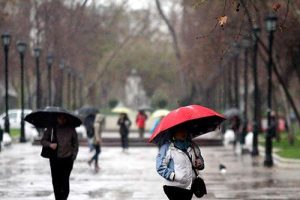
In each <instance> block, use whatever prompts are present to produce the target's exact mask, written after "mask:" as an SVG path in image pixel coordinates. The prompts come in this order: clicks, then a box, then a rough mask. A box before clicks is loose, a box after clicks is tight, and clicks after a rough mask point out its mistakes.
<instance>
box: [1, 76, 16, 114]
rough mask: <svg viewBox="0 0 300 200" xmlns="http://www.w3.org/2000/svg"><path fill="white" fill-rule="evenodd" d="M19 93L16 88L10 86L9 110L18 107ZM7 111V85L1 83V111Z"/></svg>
mask: <svg viewBox="0 0 300 200" xmlns="http://www.w3.org/2000/svg"><path fill="white" fill-rule="evenodd" d="M17 98H18V93H17V91H16V90H15V88H14V87H13V86H12V85H11V84H9V85H8V102H9V109H11V108H16V107H18V101H17ZM4 109H5V84H3V82H0V111H4Z"/></svg>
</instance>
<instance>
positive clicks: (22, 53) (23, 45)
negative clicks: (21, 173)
mask: <svg viewBox="0 0 300 200" xmlns="http://www.w3.org/2000/svg"><path fill="white" fill-rule="evenodd" d="M26 46H27V45H26V43H25V42H18V43H17V49H18V51H19V54H20V61H21V137H20V142H26V139H25V126H24V125H25V123H24V56H25V50H26Z"/></svg>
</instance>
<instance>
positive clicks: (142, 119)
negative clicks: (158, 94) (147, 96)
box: [135, 110, 148, 138]
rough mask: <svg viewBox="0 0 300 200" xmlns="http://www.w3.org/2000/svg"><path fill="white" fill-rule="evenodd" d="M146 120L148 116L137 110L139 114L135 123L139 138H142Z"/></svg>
mask: <svg viewBox="0 0 300 200" xmlns="http://www.w3.org/2000/svg"><path fill="white" fill-rule="evenodd" d="M147 118H148V116H147V115H146V113H145V111H144V110H139V112H138V114H137V116H136V119H135V123H136V125H137V127H138V130H139V136H140V138H144V133H145V125H146V120H147Z"/></svg>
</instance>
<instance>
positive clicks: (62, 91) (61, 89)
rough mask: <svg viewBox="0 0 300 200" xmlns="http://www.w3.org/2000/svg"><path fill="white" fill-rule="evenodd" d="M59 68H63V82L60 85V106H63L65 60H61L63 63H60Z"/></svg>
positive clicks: (61, 77) (61, 75)
mask: <svg viewBox="0 0 300 200" xmlns="http://www.w3.org/2000/svg"><path fill="white" fill-rule="evenodd" d="M59 68H60V70H61V73H60V83H61V87H60V96H59V98H60V102H59V103H60V106H61V107H63V105H64V68H65V63H64V61H61V63H60V64H59Z"/></svg>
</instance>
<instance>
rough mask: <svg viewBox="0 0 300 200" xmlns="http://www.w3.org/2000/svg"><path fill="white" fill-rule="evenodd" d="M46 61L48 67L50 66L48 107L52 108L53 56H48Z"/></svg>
mask: <svg viewBox="0 0 300 200" xmlns="http://www.w3.org/2000/svg"><path fill="white" fill-rule="evenodd" d="M46 61H47V66H48V105H49V106H52V88H51V82H52V79H51V67H52V64H53V55H52V54H48V56H47V59H46Z"/></svg>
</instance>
